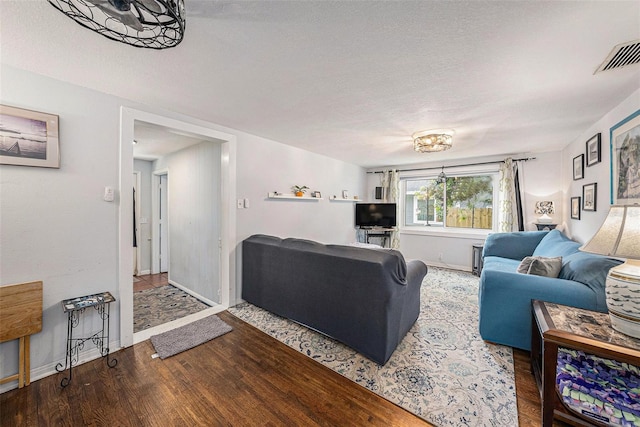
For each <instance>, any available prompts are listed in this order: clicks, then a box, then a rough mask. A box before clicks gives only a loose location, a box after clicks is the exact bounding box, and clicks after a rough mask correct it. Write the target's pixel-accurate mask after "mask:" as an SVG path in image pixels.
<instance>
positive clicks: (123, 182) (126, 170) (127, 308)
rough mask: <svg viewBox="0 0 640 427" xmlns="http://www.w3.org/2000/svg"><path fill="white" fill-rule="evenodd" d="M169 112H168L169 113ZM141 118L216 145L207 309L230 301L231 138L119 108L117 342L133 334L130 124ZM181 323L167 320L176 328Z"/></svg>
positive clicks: (191, 123)
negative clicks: (214, 298)
mask: <svg viewBox="0 0 640 427" xmlns="http://www.w3.org/2000/svg"><path fill="white" fill-rule="evenodd" d="M168 114H169V113H168ZM136 121H139V122H145V123H150V124H155V125H158V126H162V127H166V128H168V129H175V130H177V131H180V132H186V133H187V134H191V135H198V136H202V137H203V138H205V139H208V140H215V141H216V142H219V143H220V144H221V155H220V166H221V177H220V178H221V179H220V186H221V188H220V194H221V199H220V240H221V241H220V273H219V274H220V290H221V292H220V304H219V305H218V306H216V307H212V308H211V309H208V310H205V311H206V312H209V311H211V312H220V311H223V310H226V309H227V308H229V303H230V301H231V298H233V301H234V302H235V295H236V283H235V282H236V281H235V276H236V274H235V270H236V263H235V247H236V211H235V204H234V203H233V200H234V198H235V195H236V180H235V176H236V136H235V135H232V134H229V133H225V132H220V131H217V130H215V129H212V128H209V127H205V126H203V125H200V124H197V123H195V122H196V120H195V119H189V118H182V119H177V118H171V117H167V116H162V115H159V114H155V113H151V112H147V111H142V110H138V109H134V108H130V107H124V106H123V107H120V177H119V202H120V208H119V210H118V227H119V235H118V240H119V244H118V246H119V254H118V259H119V263H118V264H119V265H118V282H119V283H118V290H119V299H120V306H119V308H120V346H121V347H129V346H131V345H133V344H134V333H133V280H132V277H131V272H132V271H133V265H132V263H133V246H132V245H133V237H132V233H131V227H132V226H133V218H132V215H131V211H132V209H133V206H132V205H133V201H132V192H133V183H132V181H133V144H132V141H133V139H134V135H135V133H134V130H135V122H136ZM179 325H180V322H177V323H176V322H171V325H170V326H169V328H171V327H177V326H179Z"/></svg>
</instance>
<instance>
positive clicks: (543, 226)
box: [534, 222, 558, 231]
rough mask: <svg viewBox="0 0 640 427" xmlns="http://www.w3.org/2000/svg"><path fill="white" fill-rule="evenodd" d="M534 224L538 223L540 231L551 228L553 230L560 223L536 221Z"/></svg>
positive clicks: (537, 226)
mask: <svg viewBox="0 0 640 427" xmlns="http://www.w3.org/2000/svg"><path fill="white" fill-rule="evenodd" d="M534 224H535V225H536V228H537V229H538V231H549V230H553V229H554V228H556V227H557V226H558V224H548V223H540V222H536V223H534Z"/></svg>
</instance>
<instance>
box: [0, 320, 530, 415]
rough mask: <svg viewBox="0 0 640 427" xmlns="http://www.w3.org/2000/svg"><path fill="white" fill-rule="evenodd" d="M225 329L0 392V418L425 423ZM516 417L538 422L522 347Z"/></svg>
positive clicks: (238, 326)
mask: <svg viewBox="0 0 640 427" xmlns="http://www.w3.org/2000/svg"><path fill="white" fill-rule="evenodd" d="M219 316H220V318H222V319H223V320H225V321H226V322H227V323H229V324H230V325H231V326H232V327H233V328H234V331H233V332H231V333H228V334H226V335H223V336H221V337H219V338H216V339H215V340H212V341H210V342H208V343H206V344H203V345H200V346H198V347H196V348H194V349H192V350H189V351H186V352H183V353H180V354H178V355H176V356H173V357H170V358H168V359H165V360H160V359H152V358H151V355H152V354H153V353H154V349H153V346H152V345H151V343H150V341H145V342H143V343H140V344H136V345H135V346H133V347H130V348H127V349H124V350H121V351H118V352H116V353H114V354H113V355H114V356H115V357H116V358H117V359H118V365H117V366H116V367H115V368H113V369H110V368H108V367H107V366H106V364H105V361H104V360H102V359H101V360H94V361H92V362H89V363H85V364H83V365H80V366H78V367H77V368H74V376H73V380H72V382H71V384H70V385H69V386H68V387H66V388H64V389H63V388H61V387H60V379H61V374H59V375H52V376H50V377H47V378H44V379H41V380H39V381H35V382H32V383H31V385H30V386H28V387H25V388H22V389H15V390H11V391H9V392H6V393H3V394H2V395H0V424H1V425H2V426H49V425H52V426H81V425H95V426H128V425H131V426H139V425H144V426H178V425H180V426H182V425H188V426H195V425H202V426H205V425H206V426H212V425H229V426H240V425H242V426H246V425H264V426H280V425H304V426H337V425H340V426H349V425H352V426H361V425H371V426H428V425H429V424H428V423H426V422H424V421H423V420H421V419H420V418H418V417H416V416H415V415H413V414H411V413H409V412H407V411H405V410H403V409H402V408H400V407H398V406H396V405H394V404H393V403H390V402H388V401H386V400H385V399H382V398H381V397H379V396H377V395H376V394H374V393H372V392H370V391H368V390H367V389H365V388H363V387H361V386H358V385H356V384H355V383H353V382H351V381H349V380H347V379H346V378H344V377H342V376H341V375H339V374H337V373H335V372H333V371H332V370H330V369H328V368H326V367H324V366H322V365H321V364H319V363H317V362H314V361H312V360H311V359H309V358H307V357H305V356H304V355H302V354H300V353H298V352H297V351H295V350H293V349H290V348H289V347H287V346H286V345H284V344H282V343H280V342H279V341H277V340H275V339H273V338H271V337H270V336H268V335H266V334H264V333H262V332H260V331H259V330H257V329H255V328H254V327H252V326H250V325H248V324H246V323H244V322H242V321H241V320H239V319H237V318H236V317H234V316H232V315H231V314H229V313H227V312H224V313H221V314H220V315H219ZM515 370H516V389H517V395H518V412H519V419H520V425H521V426H523V427H527V426H539V425H540V399H539V394H538V391H537V388H536V385H535V382H534V380H533V376H532V375H531V373H530V371H529V355H528V353H527V352H524V351H518V350H516V351H515Z"/></svg>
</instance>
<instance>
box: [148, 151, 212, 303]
mask: <svg viewBox="0 0 640 427" xmlns="http://www.w3.org/2000/svg"><path fill="white" fill-rule="evenodd" d="M220 154H221V147H220V144H218V143H215V142H208V141H205V142H202V143H200V144H197V145H194V146H191V147H188V148H185V149H183V150H180V151H177V152H175V153H171V154H169V155H167V156H164V157H163V158H162V159H158V160H157V161H156V162H155V163H154V168H155V170H167V171H168V177H169V191H168V194H169V196H168V201H169V205H168V211H169V215H168V216H169V281H170V282H171V283H172V284H175V285H179V286H181V287H184V288H187V289H188V290H190V291H192V292H193V293H195V294H196V295H197V296H199V297H204V298H206V299H208V300H210V301H213V302H216V303H219V302H220V298H219V291H220V280H219V278H218V277H219V269H220V251H219V248H218V239H219V238H220V214H219V212H220V206H221V200H220V197H221V195H220V189H221V184H220V179H221V178H220V174H221V169H220Z"/></svg>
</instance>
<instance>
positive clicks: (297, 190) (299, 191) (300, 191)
mask: <svg viewBox="0 0 640 427" xmlns="http://www.w3.org/2000/svg"><path fill="white" fill-rule="evenodd" d="M291 189H292V190H293V194H295V195H296V197H302V196H303V195H304V193H305V192H306V191H307V190H308V189H309V187H307V186H306V185H294V186H293V187H291Z"/></svg>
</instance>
